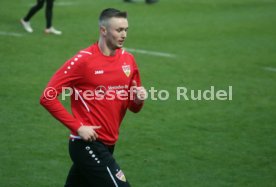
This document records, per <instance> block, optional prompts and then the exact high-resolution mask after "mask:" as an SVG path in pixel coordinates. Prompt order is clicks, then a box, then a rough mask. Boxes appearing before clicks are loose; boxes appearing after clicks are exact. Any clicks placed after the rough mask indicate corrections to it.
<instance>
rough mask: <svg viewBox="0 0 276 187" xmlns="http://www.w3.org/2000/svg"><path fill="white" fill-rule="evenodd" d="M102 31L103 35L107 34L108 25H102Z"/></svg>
mask: <svg viewBox="0 0 276 187" xmlns="http://www.w3.org/2000/svg"><path fill="white" fill-rule="evenodd" d="M100 32H101V33H102V35H104V36H105V35H106V32H107V30H106V27H105V26H101V27H100Z"/></svg>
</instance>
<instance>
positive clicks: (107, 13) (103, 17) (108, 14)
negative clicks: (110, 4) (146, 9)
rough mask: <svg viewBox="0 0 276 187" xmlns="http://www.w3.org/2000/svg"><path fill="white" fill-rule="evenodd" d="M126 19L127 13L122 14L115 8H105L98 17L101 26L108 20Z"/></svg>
mask: <svg viewBox="0 0 276 187" xmlns="http://www.w3.org/2000/svg"><path fill="white" fill-rule="evenodd" d="M113 17H115V18H127V12H122V11H120V10H117V9H115V8H107V9H104V10H103V11H102V12H101V14H100V17H99V24H100V25H101V24H103V22H105V21H107V20H108V19H110V18H113Z"/></svg>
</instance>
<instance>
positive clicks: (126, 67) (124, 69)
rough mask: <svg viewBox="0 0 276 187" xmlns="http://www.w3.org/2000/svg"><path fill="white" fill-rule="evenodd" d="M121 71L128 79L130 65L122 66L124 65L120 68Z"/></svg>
mask: <svg viewBox="0 0 276 187" xmlns="http://www.w3.org/2000/svg"><path fill="white" fill-rule="evenodd" d="M122 69H123V71H124V73H125V75H126V76H127V77H129V75H130V73H131V69H130V65H126V64H124V65H123V66H122Z"/></svg>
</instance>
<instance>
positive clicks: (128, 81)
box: [40, 8, 146, 187]
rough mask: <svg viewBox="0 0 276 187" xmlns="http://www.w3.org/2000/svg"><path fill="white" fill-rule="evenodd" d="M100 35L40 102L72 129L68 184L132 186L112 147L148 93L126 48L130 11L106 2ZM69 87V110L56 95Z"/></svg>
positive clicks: (76, 186) (69, 186) (66, 66)
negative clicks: (125, 119) (128, 113)
mask: <svg viewBox="0 0 276 187" xmlns="http://www.w3.org/2000/svg"><path fill="white" fill-rule="evenodd" d="M99 27H100V29H99V32H100V37H99V41H98V42H97V43H95V44H93V45H92V46H90V47H88V48H86V49H84V50H81V51H80V52H79V53H77V54H76V55H75V56H74V57H73V58H71V59H70V60H68V61H67V62H66V63H65V64H64V65H63V66H62V67H61V68H60V69H59V70H58V71H57V72H56V73H55V74H54V76H53V77H52V79H51V80H50V82H49V83H48V85H47V87H46V89H45V90H44V93H43V95H42V96H41V99H40V103H41V104H42V105H43V106H44V107H45V108H46V109H47V110H48V111H49V112H50V113H51V114H52V115H53V116H54V117H55V118H57V119H58V120H59V121H61V122H62V123H63V124H64V125H65V126H66V127H68V128H69V129H70V130H71V135H70V140H69V153H70V157H71V159H72V161H73V165H72V167H71V169H70V171H69V174H68V177H67V181H66V184H65V187H82V186H85V187H111V186H112V187H113V186H118V187H129V186H130V185H129V183H128V181H127V179H126V177H125V175H124V173H123V171H122V170H121V169H120V167H119V165H118V164H117V163H116V161H115V160H114V158H113V156H112V153H113V151H114V147H115V143H116V141H117V139H118V134H119V127H120V124H121V122H122V120H123V117H124V115H125V113H126V111H127V109H129V110H130V111H132V112H135V113H136V112H139V111H140V110H141V108H142V106H143V100H144V99H145V97H146V91H145V89H144V88H143V87H142V86H141V81H140V76H139V71H138V68H137V65H136V63H135V60H134V57H133V56H132V55H131V54H130V53H128V52H126V51H124V50H123V49H122V47H123V43H124V41H125V39H126V37H127V30H128V21H127V13H126V12H121V11H119V10H116V9H113V8H108V9H105V10H103V11H102V13H101V14H100V17H99ZM64 88H67V89H68V88H70V89H69V91H71V93H72V95H71V109H72V113H73V115H71V114H70V113H68V112H67V111H66V109H65V108H64V107H63V105H62V104H61V102H60V101H59V100H58V98H57V96H58V95H59V94H60V93H61V92H62V91H63V90H64Z"/></svg>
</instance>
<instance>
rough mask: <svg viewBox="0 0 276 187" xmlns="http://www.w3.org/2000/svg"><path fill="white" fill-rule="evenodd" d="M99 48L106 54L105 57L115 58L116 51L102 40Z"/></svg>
mask: <svg viewBox="0 0 276 187" xmlns="http://www.w3.org/2000/svg"><path fill="white" fill-rule="evenodd" d="M98 46H99V49H100V51H101V52H102V54H104V55H105V56H114V55H115V52H116V50H113V49H110V48H109V47H108V46H107V44H106V42H105V41H104V40H103V39H101V38H100V39H99V42H98Z"/></svg>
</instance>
